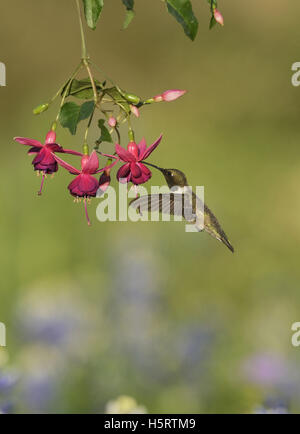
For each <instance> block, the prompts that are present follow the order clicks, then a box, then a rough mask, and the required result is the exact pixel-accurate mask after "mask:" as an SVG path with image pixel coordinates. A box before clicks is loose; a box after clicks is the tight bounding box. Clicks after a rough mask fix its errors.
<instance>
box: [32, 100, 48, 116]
mask: <svg viewBox="0 0 300 434" xmlns="http://www.w3.org/2000/svg"><path fill="white" fill-rule="evenodd" d="M48 107H49V104H48V103H47V104H40V105H39V106H37V107H36V108H35V109H33V114H34V115H39V114H40V113H43V112H45V111H46V110H48Z"/></svg>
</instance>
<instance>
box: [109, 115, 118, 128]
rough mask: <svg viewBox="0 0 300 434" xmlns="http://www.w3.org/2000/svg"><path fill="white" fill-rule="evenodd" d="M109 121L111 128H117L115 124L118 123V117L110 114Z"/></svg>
mask: <svg viewBox="0 0 300 434" xmlns="http://www.w3.org/2000/svg"><path fill="white" fill-rule="evenodd" d="M107 123H108V125H109V126H110V127H111V128H115V126H116V125H117V119H116V118H115V117H114V116H110V118H109V119H108V121H107Z"/></svg>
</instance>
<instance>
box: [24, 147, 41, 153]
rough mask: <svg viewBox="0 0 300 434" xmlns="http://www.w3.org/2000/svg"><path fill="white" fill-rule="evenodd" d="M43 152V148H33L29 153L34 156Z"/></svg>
mask: <svg viewBox="0 0 300 434" xmlns="http://www.w3.org/2000/svg"><path fill="white" fill-rule="evenodd" d="M40 150H41V148H38V147H37V146H33V147H32V148H30V149H29V151H28V152H27V154H28V155H33V154H37V153H39V152H40Z"/></svg>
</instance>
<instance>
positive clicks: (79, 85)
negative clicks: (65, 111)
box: [62, 78, 103, 99]
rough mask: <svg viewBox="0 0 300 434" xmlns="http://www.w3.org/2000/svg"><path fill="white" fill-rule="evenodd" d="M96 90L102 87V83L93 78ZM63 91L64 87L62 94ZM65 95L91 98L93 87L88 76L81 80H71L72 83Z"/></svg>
mask: <svg viewBox="0 0 300 434" xmlns="http://www.w3.org/2000/svg"><path fill="white" fill-rule="evenodd" d="M95 84H96V88H97V91H98V92H99V91H100V90H101V89H103V84H101V83H100V81H98V80H95ZM63 93H64V89H63V91H62V94H63ZM66 96H74V97H75V98H78V99H91V98H93V97H94V92H93V88H92V85H91V81H90V79H89V78H84V79H82V80H76V79H74V80H72V84H71V86H70V88H69V91H68V93H67V95H66Z"/></svg>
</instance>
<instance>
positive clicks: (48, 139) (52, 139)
mask: <svg viewBox="0 0 300 434" xmlns="http://www.w3.org/2000/svg"><path fill="white" fill-rule="evenodd" d="M55 140H56V133H55V131H53V130H51V131H49V132H48V133H47V135H46V140H45V144H46V145H49V144H50V143H55Z"/></svg>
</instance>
